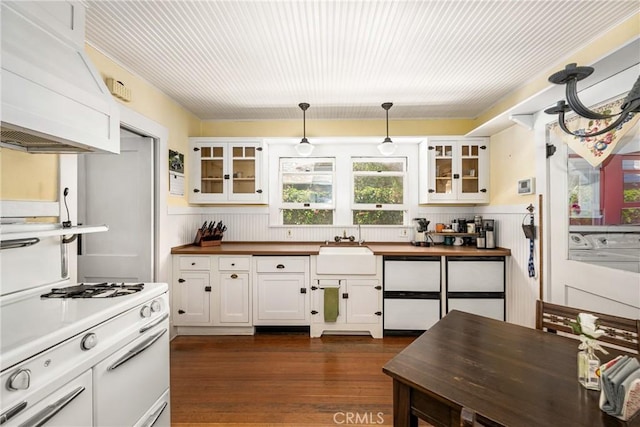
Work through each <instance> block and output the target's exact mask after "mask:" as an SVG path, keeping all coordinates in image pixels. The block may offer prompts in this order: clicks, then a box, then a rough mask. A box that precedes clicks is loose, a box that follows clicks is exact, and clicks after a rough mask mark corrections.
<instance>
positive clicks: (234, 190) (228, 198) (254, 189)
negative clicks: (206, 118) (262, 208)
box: [188, 138, 267, 203]
mask: <svg viewBox="0 0 640 427" xmlns="http://www.w3.org/2000/svg"><path fill="white" fill-rule="evenodd" d="M189 148H190V149H189V159H190V161H189V165H190V169H189V189H188V197H189V203H266V198H267V191H266V188H265V187H264V186H265V184H266V179H265V177H264V164H263V159H264V148H263V144H262V142H261V141H260V140H244V139H243V140H229V139H220V138H189Z"/></svg>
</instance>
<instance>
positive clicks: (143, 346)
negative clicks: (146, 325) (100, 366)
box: [107, 329, 167, 371]
mask: <svg viewBox="0 0 640 427" xmlns="http://www.w3.org/2000/svg"><path fill="white" fill-rule="evenodd" d="M166 332H167V329H164V330H162V331H160V332H158V333H157V334H155V335H152V336H150V337H149V338H147V339H146V340H144V341H143V342H141V343H140V344H138V345H137V346H135V347H134V348H132V349H131V350H129V351H128V352H127V354H125V355H124V356H122V357H121V358H120V359H118V360H116V361H115V362H113V365H111V366H109V367H108V368H107V371H113V370H115V369H116V368H117V367H118V366H120V365H122V364H123V363H125V362H127V361H129V360H131V359H133V358H134V357H136V356H137V355H139V354H140V353H142V352H143V351H145V350H146V349H148V348H149V347H151V346H152V345H153V343H155V342H156V341H158V340H159V339H160V338H161V337H162V336H163V335H164V334H165V333H166Z"/></svg>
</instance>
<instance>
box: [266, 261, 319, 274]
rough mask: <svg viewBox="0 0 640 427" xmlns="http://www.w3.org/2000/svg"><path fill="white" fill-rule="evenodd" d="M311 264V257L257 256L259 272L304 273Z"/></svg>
mask: <svg viewBox="0 0 640 427" xmlns="http://www.w3.org/2000/svg"><path fill="white" fill-rule="evenodd" d="M308 265H309V257H295V258H294V257H273V258H272V257H257V258H256V271H257V272H258V273H304V272H306V271H307V269H308Z"/></svg>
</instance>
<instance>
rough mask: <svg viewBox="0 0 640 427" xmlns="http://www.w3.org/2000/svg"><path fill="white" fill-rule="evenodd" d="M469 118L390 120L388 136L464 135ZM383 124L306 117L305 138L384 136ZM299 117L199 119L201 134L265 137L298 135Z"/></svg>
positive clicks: (382, 122)
mask: <svg viewBox="0 0 640 427" xmlns="http://www.w3.org/2000/svg"><path fill="white" fill-rule="evenodd" d="M474 123H475V122H474V121H473V120H469V119H438V120H395V121H394V120H390V121H389V135H391V136H393V135H396V136H424V135H464V134H466V133H467V132H469V131H470V130H472V129H473V128H474ZM385 132H386V125H385V121H384V119H382V120H308V119H307V123H306V134H307V137H309V138H313V137H319V136H323V137H324V136H328V137H331V136H384V135H385ZM301 134H302V120H277V121H217V120H207V121H204V122H202V135H204V136H229V137H232V136H265V137H296V138H297V137H300V136H301Z"/></svg>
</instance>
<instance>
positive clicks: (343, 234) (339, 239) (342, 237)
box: [333, 230, 356, 243]
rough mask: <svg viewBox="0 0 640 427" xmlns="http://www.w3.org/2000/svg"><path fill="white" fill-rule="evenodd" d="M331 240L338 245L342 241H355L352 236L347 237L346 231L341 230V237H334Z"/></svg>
mask: <svg viewBox="0 0 640 427" xmlns="http://www.w3.org/2000/svg"><path fill="white" fill-rule="evenodd" d="M333 240H334V241H335V242H336V243H340V242H341V241H343V240H348V241H350V242H353V241H355V240H356V238H355V237H353V236H347V230H342V236H335V237H334V238H333Z"/></svg>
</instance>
